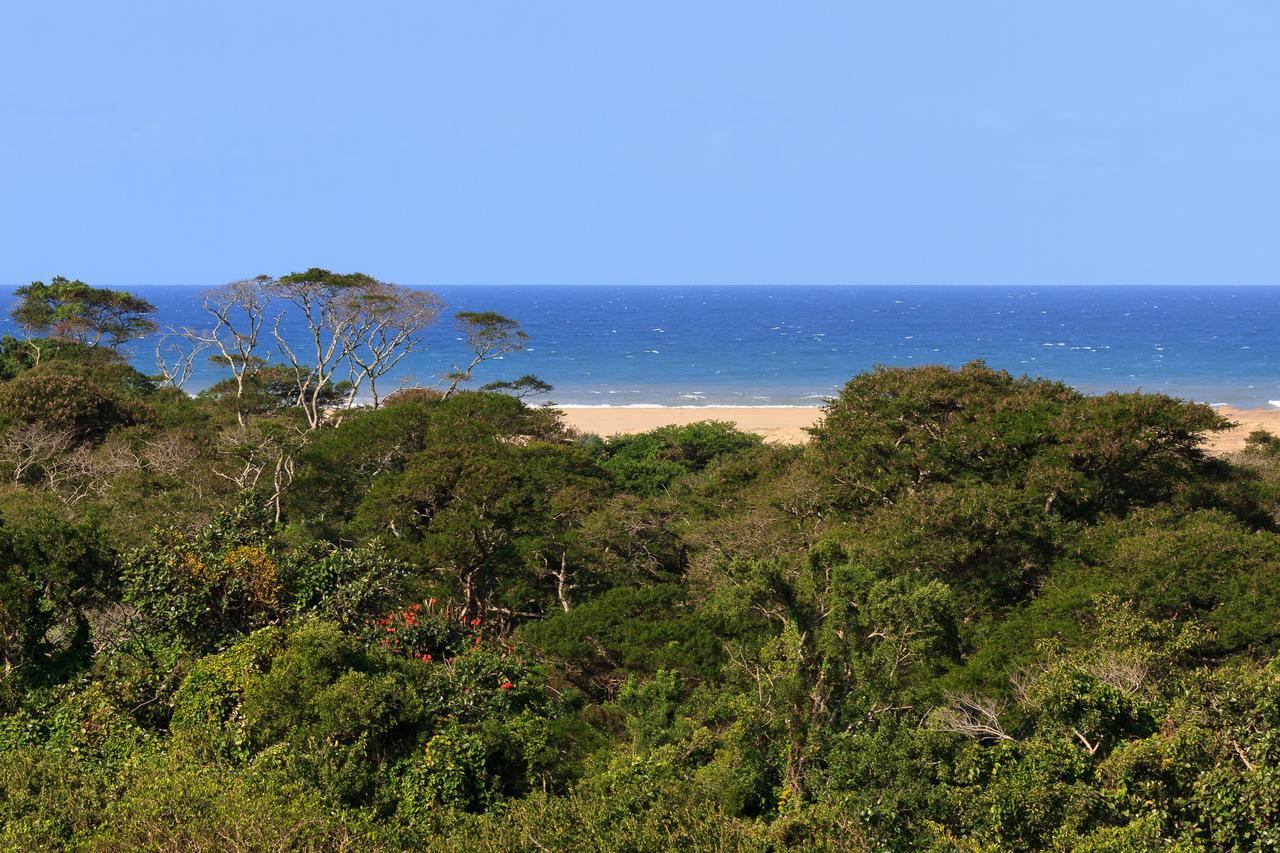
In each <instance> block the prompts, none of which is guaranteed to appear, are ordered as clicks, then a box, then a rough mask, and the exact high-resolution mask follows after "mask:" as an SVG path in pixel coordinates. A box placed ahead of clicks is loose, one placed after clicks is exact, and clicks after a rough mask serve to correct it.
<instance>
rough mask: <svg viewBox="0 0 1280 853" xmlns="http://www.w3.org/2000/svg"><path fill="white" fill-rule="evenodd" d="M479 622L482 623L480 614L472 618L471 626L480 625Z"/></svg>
mask: <svg viewBox="0 0 1280 853" xmlns="http://www.w3.org/2000/svg"><path fill="white" fill-rule="evenodd" d="M479 624H480V617H479V616H477V617H476V618H474V619H472V620H471V627H472V628H475V627H477V626H479Z"/></svg>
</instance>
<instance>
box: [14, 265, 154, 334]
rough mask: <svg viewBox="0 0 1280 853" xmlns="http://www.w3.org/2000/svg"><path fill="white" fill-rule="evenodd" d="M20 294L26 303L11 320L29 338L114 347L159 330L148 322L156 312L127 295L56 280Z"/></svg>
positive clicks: (29, 287)
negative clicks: (46, 338) (25, 332)
mask: <svg viewBox="0 0 1280 853" xmlns="http://www.w3.org/2000/svg"><path fill="white" fill-rule="evenodd" d="M17 295H18V297H19V298H20V299H21V302H19V303H18V304H17V305H16V306H14V308H13V310H12V311H10V316H11V317H13V319H14V320H15V321H16V322H17V323H18V325H20V326H22V328H23V329H25V330H26V331H27V333H28V334H29V335H36V336H43V337H52V338H58V339H62V340H71V341H76V342H78V343H81V344H84V345H86V346H91V347H92V346H97V345H98V344H100V343H103V342H105V343H106V344H107V345H108V346H110V347H113V348H114V347H117V346H119V345H120V344H123V343H127V342H128V341H132V340H135V339H137V338H140V337H143V336H145V335H149V334H151V333H152V332H154V331H155V330H156V324H155V323H154V322H153V321H151V320H150V319H148V318H147V315H148V314H151V313H153V312H154V311H155V310H156V307H155V306H154V305H152V304H151V303H150V302H148V301H147V300H146V299H143V298H142V297H140V296H134V295H133V294H131V293H129V292H128V291H125V290H109V289H107V288H102V287H90V286H89V285H87V284H85V283H84V282H83V281H79V280H78V279H77V280H75V281H72V280H69V279H66V278H63V277H62V276H55V277H54V278H53V279H52V280H51V281H50V282H49V283H48V284H45V283H44V282H42V281H33V282H31V284H28V285H26V286H24V287H20V288H18V292H17Z"/></svg>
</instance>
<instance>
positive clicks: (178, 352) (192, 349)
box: [155, 328, 209, 391]
mask: <svg viewBox="0 0 1280 853" xmlns="http://www.w3.org/2000/svg"><path fill="white" fill-rule="evenodd" d="M208 348H209V343H208V342H207V341H201V340H198V339H193V338H192V336H191V334H190V333H189V332H185V331H179V330H177V329H173V328H170V329H169V330H168V331H167V332H166V333H165V334H163V335H161V336H160V337H159V338H158V339H157V340H156V349H155V357H156V370H158V371H159V375H160V381H161V382H162V383H164V384H165V385H169V386H171V387H173V388H175V389H176V390H178V391H181V390H182V386H183V385H186V384H187V382H188V381H190V379H191V374H192V373H193V372H194V371H195V362H196V359H197V358H198V357H199V356H200V353H202V352H204V351H205V350H206V349H208Z"/></svg>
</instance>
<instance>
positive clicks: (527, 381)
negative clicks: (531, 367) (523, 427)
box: [480, 373, 551, 400]
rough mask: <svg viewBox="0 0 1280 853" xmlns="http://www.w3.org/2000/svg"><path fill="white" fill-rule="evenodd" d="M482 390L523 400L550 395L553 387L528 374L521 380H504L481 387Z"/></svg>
mask: <svg viewBox="0 0 1280 853" xmlns="http://www.w3.org/2000/svg"><path fill="white" fill-rule="evenodd" d="M480 390H481V391H498V392H501V393H505V394H511V395H512V396H513V397H515V398H517V399H519V400H523V399H524V398H525V397H536V396H538V395H539V394H547V393H550V391H551V386H550V385H549V384H548V383H546V382H543V381H542V380H541V379H539V378H538V377H536V376H534V375H533V374H532V373H526V374H525V375H524V376H521V377H520V378H519V379H510V380H505V379H504V380H500V381H498V382H490V383H488V384H486V385H483V386H481V388H480Z"/></svg>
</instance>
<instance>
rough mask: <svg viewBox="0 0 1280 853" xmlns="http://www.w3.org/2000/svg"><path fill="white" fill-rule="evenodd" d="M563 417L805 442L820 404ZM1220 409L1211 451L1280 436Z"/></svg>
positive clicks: (614, 410)
mask: <svg viewBox="0 0 1280 853" xmlns="http://www.w3.org/2000/svg"><path fill="white" fill-rule="evenodd" d="M563 411H564V420H565V423H567V424H568V425H569V426H571V427H575V428H576V429H579V430H581V431H582V432H593V433H595V434H596V435H601V436H606V437H607V436H611V435H619V434H629V433H635V432H646V431H648V430H651V429H657V428H658V427H661V426H669V425H673V424H674V425H684V424H691V423H695V422H697V421H732V422H733V423H735V424H737V426H738V429H741V430H744V431H746V432H754V433H758V434H760V435H762V436H764V440H765V441H767V442H770V443H776V444H801V443H803V442H804V441H807V440H808V438H809V434H808V433H807V432H805V428H806V427H811V426H813V425H814V424H816V423H817V422H818V421H819V420H820V418H821V415H822V410H821V409H819V408H816V407H815V408H811V409H810V408H794V409H792V408H769V407H767V406H737V407H730V406H698V407H691V408H652V409H635V408H627V407H624V406H598V407H591V408H582V409H575V408H565V409H564V410H563ZM1218 411H1219V412H1221V413H1222V414H1223V415H1225V416H1226V417H1228V418H1230V419H1231V420H1233V421H1236V422H1237V423H1239V424H1240V426H1238V427H1236V428H1235V429H1233V430H1228V431H1227V432H1222V433H1218V434H1217V435H1215V436H1213V437H1211V438H1210V439H1209V441H1208V443H1207V445H1208V448H1209V449H1210V450H1211V451H1212V452H1214V453H1232V452H1234V451H1236V450H1239V449H1241V448H1242V447H1244V439H1245V436H1247V435H1248V434H1249V433H1251V432H1253V431H1254V430H1255V429H1265V430H1267V431H1268V432H1271V433H1275V434H1276V435H1280V409H1236V408H1232V407H1231V406H1220V407H1218Z"/></svg>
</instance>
